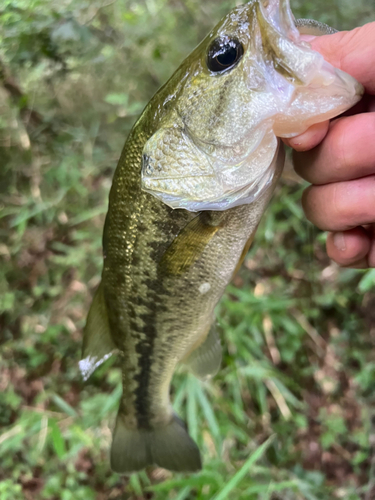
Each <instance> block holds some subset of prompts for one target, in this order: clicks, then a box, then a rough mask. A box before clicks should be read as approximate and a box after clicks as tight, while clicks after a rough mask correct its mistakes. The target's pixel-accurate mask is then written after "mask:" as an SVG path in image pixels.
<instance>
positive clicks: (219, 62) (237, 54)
mask: <svg viewBox="0 0 375 500" xmlns="http://www.w3.org/2000/svg"><path fill="white" fill-rule="evenodd" d="M243 53H244V48H243V45H242V43H241V42H240V41H239V40H237V39H236V38H229V37H220V38H216V39H215V40H214V41H213V42H212V43H211V45H210V47H209V49H208V52H207V67H208V69H209V70H210V71H212V72H213V73H224V71H228V70H229V69H231V68H233V67H234V66H236V64H238V62H239V61H240V60H241V58H242V56H243Z"/></svg>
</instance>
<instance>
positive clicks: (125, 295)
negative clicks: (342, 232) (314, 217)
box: [80, 0, 362, 472]
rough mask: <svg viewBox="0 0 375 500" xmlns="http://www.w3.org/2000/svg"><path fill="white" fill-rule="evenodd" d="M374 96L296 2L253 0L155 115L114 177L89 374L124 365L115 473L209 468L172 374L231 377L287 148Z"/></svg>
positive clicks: (202, 52)
mask: <svg viewBox="0 0 375 500" xmlns="http://www.w3.org/2000/svg"><path fill="white" fill-rule="evenodd" d="M309 23H311V22H310V21H309ZM303 26H304V23H300V27H301V28H302V27H303ZM314 26H315V25H314ZM316 27H317V29H318V31H321V26H319V25H316V26H315V28H316ZM310 28H311V24H310ZM361 93H362V89H361V87H360V85H359V84H357V82H356V81H355V80H354V79H353V78H352V77H350V76H349V75H347V74H345V73H343V72H341V71H339V70H337V69H335V68H333V67H332V66H331V65H329V64H328V63H327V62H325V61H324V59H323V58H322V56H320V55H319V54H317V53H316V52H313V51H312V50H311V49H310V48H309V46H308V45H307V44H306V43H303V42H301V41H300V38H299V32H298V30H297V29H296V26H295V24H294V21H293V17H292V14H291V11H290V8H289V2H288V1H287V0H280V1H279V0H251V1H250V2H249V3H247V4H245V5H243V6H240V7H237V8H235V9H234V10H232V11H231V12H230V13H229V14H228V15H227V16H225V17H224V18H223V19H222V20H221V21H220V22H219V23H218V25H217V26H216V27H215V28H214V29H213V30H212V31H211V33H210V34H209V35H208V36H207V37H206V38H205V39H204V40H203V41H202V43H201V44H200V45H199V46H198V47H197V48H196V49H195V50H194V51H193V52H192V53H191V54H190V55H189V56H188V57H187V58H186V60H185V61H184V62H183V63H182V64H181V66H180V67H179V68H178V69H177V71H176V72H175V73H174V75H173V76H172V77H171V78H170V80H169V81H168V82H167V83H166V84H165V85H164V86H163V87H162V88H161V89H160V90H159V91H158V92H157V93H156V95H155V96H154V97H153V98H152V99H151V101H150V102H149V104H148V105H147V106H146V108H145V110H144V111H143V113H142V115H141V117H140V118H139V120H138V121H137V123H136V124H135V125H134V127H133V129H132V131H131V133H130V135H129V137H128V139H127V141H126V143H125V146H124V149H123V152H122V154H121V158H120V160H119V163H118V166H117V169H116V172H115V175H114V179H113V185H112V188H111V192H110V197H109V210H108V214H107V217H106V221H105V227H104V234H103V254H104V266H103V273H102V281H101V284H100V286H99V288H98V290H97V292H96V294H95V296H94V299H93V302H92V306H91V309H90V312H89V314H88V318H87V324H86V327H85V331H84V342H83V360H82V361H81V362H80V367H81V371H82V373H83V376H84V378H87V377H88V376H89V375H90V374H91V373H92V372H93V371H94V370H95V368H96V367H97V366H99V365H100V364H101V363H102V362H103V361H104V360H105V359H107V358H108V357H109V356H110V355H111V354H112V353H113V352H117V353H118V354H119V356H121V365H122V373H123V395H122V398H121V403H120V408H119V412H118V416H117V421H116V427H115V430H114V434H113V443H112V450H111V466H112V468H113V470H115V471H118V472H132V471H136V470H139V469H142V468H144V467H146V466H148V465H152V464H155V465H158V466H160V467H164V468H166V469H170V470H175V471H194V470H198V469H200V467H201V458H200V453H199V450H198V448H197V446H196V444H195V443H194V442H193V440H192V439H191V438H190V437H189V435H188V433H187V430H186V427H185V425H184V423H183V422H182V421H181V420H180V419H179V418H178V417H177V416H176V415H175V414H174V413H173V410H172V408H171V404H170V398H169V387H170V382H171V379H172V375H173V373H174V371H175V369H176V366H177V364H178V363H179V362H183V363H185V364H186V365H187V366H189V367H190V369H191V370H192V371H193V372H194V373H195V374H196V375H197V376H199V377H201V378H205V377H207V376H210V375H213V374H215V373H216V372H217V370H218V369H219V367H220V362H221V346H220V340H219V338H218V336H217V333H216V332H215V329H214V327H213V326H212V325H213V320H214V308H215V306H216V305H217V303H218V301H219V300H220V298H221V296H222V294H223V292H224V290H225V287H226V285H227V284H228V282H229V281H230V280H231V278H232V276H233V274H234V273H235V271H236V269H237V268H238V266H239V265H240V264H241V262H242V260H243V258H244V256H245V254H246V252H247V250H248V248H249V246H250V244H251V241H252V238H253V236H254V233H255V231H256V228H257V226H258V224H259V221H260V218H261V216H262V214H263V212H264V211H265V209H266V206H267V204H268V202H269V200H270V197H271V195H272V192H273V190H274V188H275V185H276V182H277V180H278V178H279V176H280V174H281V171H282V168H283V164H284V151H283V148H282V147H281V146H280V140H279V137H291V136H293V135H297V134H299V133H301V132H303V131H304V130H306V129H307V127H309V126H310V125H312V124H313V123H317V122H319V121H323V120H326V119H329V118H332V117H333V116H335V115H337V114H339V113H341V112H342V111H344V110H346V109H347V108H349V107H351V106H352V105H353V104H354V103H355V102H356V101H358V100H359V98H360V96H361Z"/></svg>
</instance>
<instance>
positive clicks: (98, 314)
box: [79, 283, 116, 380]
mask: <svg viewBox="0 0 375 500" xmlns="http://www.w3.org/2000/svg"><path fill="white" fill-rule="evenodd" d="M115 350H116V346H115V344H114V343H113V340H112V338H111V334H110V329H109V322H108V315H107V307H106V304H105V301H104V295H103V285H102V284H101V283H100V285H99V287H98V289H97V291H96V293H95V295H94V298H93V301H92V304H91V307H90V311H89V314H88V316H87V322H86V326H85V329H84V334H83V348H82V360H81V361H80V362H79V368H80V370H81V373H82V377H83V379H84V380H87V379H88V378H89V377H90V375H91V374H92V373H93V372H94V371H95V370H96V368H98V366H100V365H101V364H102V363H104V361H105V360H106V359H108V358H109V357H110V356H111V355H112V354H113V352H114V351H115Z"/></svg>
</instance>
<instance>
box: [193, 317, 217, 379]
mask: <svg viewBox="0 0 375 500" xmlns="http://www.w3.org/2000/svg"><path fill="white" fill-rule="evenodd" d="M221 360H222V350H221V342H220V337H219V334H218V333H217V330H216V327H215V325H212V326H211V328H210V331H209V332H208V335H207V338H206V340H205V341H204V342H203V344H201V345H200V346H199V347H197V348H196V349H195V350H194V351H193V352H192V353H191V354H189V356H188V357H187V358H186V359H184V360H183V363H184V364H185V365H186V366H187V367H188V368H189V369H190V370H191V371H192V373H193V374H194V375H195V376H196V377H198V378H200V379H206V378H208V377H213V376H214V375H216V373H217V372H218V371H219V369H220V366H221Z"/></svg>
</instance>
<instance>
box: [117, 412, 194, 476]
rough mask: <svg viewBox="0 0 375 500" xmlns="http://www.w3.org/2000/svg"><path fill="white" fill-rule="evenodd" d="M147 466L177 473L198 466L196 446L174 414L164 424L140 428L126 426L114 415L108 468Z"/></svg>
mask: <svg viewBox="0 0 375 500" xmlns="http://www.w3.org/2000/svg"><path fill="white" fill-rule="evenodd" d="M149 465H157V466H159V467H163V468H164V469H169V470H172V471H178V472H193V471H197V470H200V469H201V468H202V463H201V457H200V453H199V449H198V447H197V445H196V444H195V442H194V441H193V440H192V439H191V437H190V436H189V434H188V433H187V431H186V427H185V424H184V423H183V422H182V420H180V419H179V418H178V417H177V416H175V415H174V416H173V417H172V419H171V420H170V422H169V423H168V424H167V425H166V426H163V427H157V428H155V429H151V430H144V429H129V428H127V427H126V425H125V423H124V420H123V419H122V418H121V415H118V416H117V422H116V428H115V431H114V433H113V441H112V449H111V467H112V469H113V470H114V471H115V472H119V473H130V472H135V471H139V470H141V469H144V468H145V467H147V466H149Z"/></svg>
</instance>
